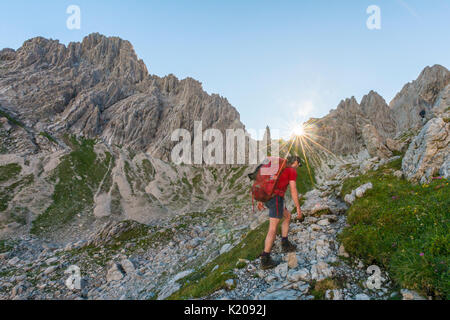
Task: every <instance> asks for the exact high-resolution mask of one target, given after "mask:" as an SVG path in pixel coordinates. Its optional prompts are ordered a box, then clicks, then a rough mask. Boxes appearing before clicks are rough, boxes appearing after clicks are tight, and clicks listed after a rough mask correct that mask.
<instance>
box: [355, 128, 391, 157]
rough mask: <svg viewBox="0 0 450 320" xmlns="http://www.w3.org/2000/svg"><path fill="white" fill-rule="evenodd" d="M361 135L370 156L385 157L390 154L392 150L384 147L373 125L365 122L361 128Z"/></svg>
mask: <svg viewBox="0 0 450 320" xmlns="http://www.w3.org/2000/svg"><path fill="white" fill-rule="evenodd" d="M362 136H363V140H364V144H365V146H366V148H367V151H368V152H369V154H370V155H371V156H372V157H379V158H380V159H386V158H389V157H391V156H392V152H391V151H390V150H389V149H388V148H387V147H386V145H385V143H384V141H383V138H382V137H381V136H380V134H379V133H378V131H377V129H376V128H375V127H374V126H373V125H371V124H366V125H365V126H364V128H363V130H362Z"/></svg>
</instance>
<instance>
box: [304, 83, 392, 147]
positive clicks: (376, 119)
mask: <svg viewBox="0 0 450 320" xmlns="http://www.w3.org/2000/svg"><path fill="white" fill-rule="evenodd" d="M309 123H310V124H311V126H312V131H313V133H314V134H315V135H317V136H318V140H319V142H320V143H321V144H322V145H323V146H324V147H325V148H327V149H328V150H331V151H332V152H333V153H335V154H337V155H346V154H356V153H358V152H360V151H361V150H362V149H364V147H365V146H366V144H367V140H366V139H367V136H364V135H363V131H364V128H365V127H366V126H367V125H370V126H371V128H374V129H373V131H371V132H376V133H374V134H371V135H372V136H376V137H378V136H380V137H381V138H380V140H383V144H384V140H385V139H386V138H388V137H393V136H394V135H395V132H396V123H395V120H394V118H393V116H392V112H391V110H390V108H389V106H388V105H387V104H386V102H385V100H384V99H383V98H382V97H381V96H380V95H379V94H378V93H376V92H374V91H371V92H369V94H367V95H365V96H364V97H363V98H362V100H361V104H358V102H357V101H356V99H355V98H354V97H352V98H351V99H346V100H343V101H341V103H340V104H339V105H338V107H337V109H336V110H332V111H331V112H330V113H329V114H328V115H327V116H325V117H324V118H321V119H312V120H310V121H309ZM365 138H366V139H365ZM386 153H387V152H386Z"/></svg>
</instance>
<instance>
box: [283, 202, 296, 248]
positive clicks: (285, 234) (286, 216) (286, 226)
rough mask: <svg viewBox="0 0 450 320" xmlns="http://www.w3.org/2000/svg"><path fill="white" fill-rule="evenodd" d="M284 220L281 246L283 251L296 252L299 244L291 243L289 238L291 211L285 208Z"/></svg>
mask: <svg viewBox="0 0 450 320" xmlns="http://www.w3.org/2000/svg"><path fill="white" fill-rule="evenodd" d="M283 217H284V220H283V222H282V223H281V237H282V238H281V248H282V249H283V252H294V251H296V250H297V246H296V245H294V244H292V243H290V242H289V240H288V234H289V224H290V223H291V213H290V212H289V211H288V210H287V209H284V211H283Z"/></svg>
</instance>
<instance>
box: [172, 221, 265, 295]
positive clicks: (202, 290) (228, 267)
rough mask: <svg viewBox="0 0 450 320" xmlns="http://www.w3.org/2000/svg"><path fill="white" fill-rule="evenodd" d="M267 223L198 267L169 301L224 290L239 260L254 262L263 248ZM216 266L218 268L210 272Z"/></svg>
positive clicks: (184, 280)
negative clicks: (228, 249) (234, 245)
mask: <svg viewBox="0 0 450 320" xmlns="http://www.w3.org/2000/svg"><path fill="white" fill-rule="evenodd" d="M268 226H269V222H266V223H263V224H262V225H261V226H259V227H258V228H256V229H255V230H253V231H250V233H249V234H248V235H247V236H246V237H245V238H244V240H242V241H241V242H240V243H239V244H238V245H237V246H236V247H234V248H233V249H231V250H230V251H229V252H227V253H224V254H222V255H220V256H218V257H217V258H216V259H214V260H213V261H211V262H210V263H208V264H207V265H205V266H203V267H200V268H199V269H198V270H196V271H194V272H193V273H191V274H190V275H189V276H187V277H186V278H184V279H181V280H180V282H183V286H182V288H181V289H180V290H179V291H178V292H176V293H174V294H173V295H172V296H170V297H169V299H170V300H181V299H192V298H200V297H204V296H206V295H208V294H211V293H213V292H215V291H217V290H219V289H222V288H225V287H226V286H225V281H226V280H228V279H231V278H234V277H235V275H234V273H233V269H234V268H236V263H237V262H238V261H239V259H246V260H250V261H252V260H255V259H256V258H257V257H258V256H259V254H260V253H261V251H262V250H263V246H264V239H265V237H266V234H267V229H268ZM216 265H218V266H219V268H217V269H216V270H214V271H212V270H213V268H214V267H215V266H216Z"/></svg>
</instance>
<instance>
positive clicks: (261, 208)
mask: <svg viewBox="0 0 450 320" xmlns="http://www.w3.org/2000/svg"><path fill="white" fill-rule="evenodd" d="M257 208H258V210H259V211H263V210H264V208H265V207H264V204H263V203H262V202H259V201H258V205H257Z"/></svg>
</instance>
